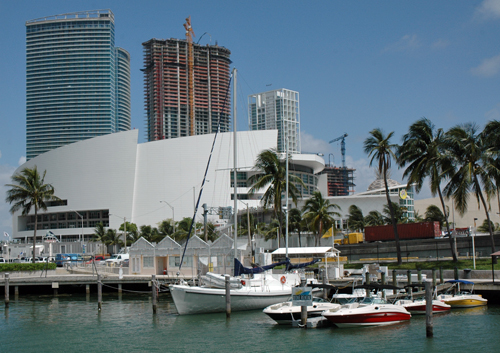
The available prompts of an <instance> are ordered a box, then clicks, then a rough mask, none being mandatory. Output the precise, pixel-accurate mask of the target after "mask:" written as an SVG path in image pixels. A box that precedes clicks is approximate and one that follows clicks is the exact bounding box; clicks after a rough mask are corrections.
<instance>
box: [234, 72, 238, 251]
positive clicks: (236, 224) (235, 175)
mask: <svg viewBox="0 0 500 353" xmlns="http://www.w3.org/2000/svg"><path fill="white" fill-rule="evenodd" d="M236 73H237V70H236V68H233V168H234V170H233V182H234V184H233V195H234V196H233V197H234V233H233V234H234V258H235V259H237V258H238V256H237V246H236V239H237V235H238V178H237V176H238V170H237V161H238V158H237V157H238V150H237V141H236V131H237V129H236V120H237V119H236Z"/></svg>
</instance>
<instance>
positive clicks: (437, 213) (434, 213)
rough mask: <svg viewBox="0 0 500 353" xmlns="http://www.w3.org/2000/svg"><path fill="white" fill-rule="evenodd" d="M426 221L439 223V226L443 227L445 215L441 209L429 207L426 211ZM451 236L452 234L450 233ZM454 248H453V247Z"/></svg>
mask: <svg viewBox="0 0 500 353" xmlns="http://www.w3.org/2000/svg"><path fill="white" fill-rule="evenodd" d="M425 221H426V222H439V225H440V226H442V225H443V222H444V214H443V212H441V209H440V208H439V207H437V206H436V205H429V206H428V207H427V210H426V211H425ZM448 234H450V233H448ZM452 248H453V247H452Z"/></svg>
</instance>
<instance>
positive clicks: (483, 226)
mask: <svg viewBox="0 0 500 353" xmlns="http://www.w3.org/2000/svg"><path fill="white" fill-rule="evenodd" d="M490 226H491V227H492V228H493V229H494V228H495V225H494V224H493V222H491V221H490V224H489V225H488V220H487V219H485V220H484V221H483V224H481V225H480V226H479V227H477V230H478V231H480V232H481V233H487V232H488V231H489V230H490Z"/></svg>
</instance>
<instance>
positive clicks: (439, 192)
mask: <svg viewBox="0 0 500 353" xmlns="http://www.w3.org/2000/svg"><path fill="white" fill-rule="evenodd" d="M437 189H438V194H439V200H441V207H443V214H444V220H445V222H446V228H447V229H448V239H449V241H450V249H451V255H452V256H453V262H457V261H458V258H457V249H456V248H455V244H454V241H453V238H452V236H451V232H450V223H449V222H448V212H446V206H445V205H444V199H443V194H442V193H441V187H440V186H438V188H437Z"/></svg>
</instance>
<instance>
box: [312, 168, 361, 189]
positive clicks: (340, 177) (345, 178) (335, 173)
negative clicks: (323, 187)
mask: <svg viewBox="0 0 500 353" xmlns="http://www.w3.org/2000/svg"><path fill="white" fill-rule="evenodd" d="M355 170H356V169H352V168H339V167H334V166H326V167H325V169H323V171H322V172H321V173H320V174H326V175H327V184H328V196H348V195H352V194H353V193H354V187H355V186H356V185H355V184H354V171H355Z"/></svg>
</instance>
